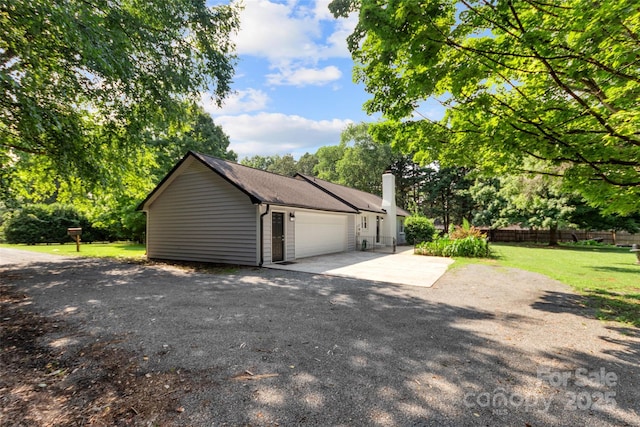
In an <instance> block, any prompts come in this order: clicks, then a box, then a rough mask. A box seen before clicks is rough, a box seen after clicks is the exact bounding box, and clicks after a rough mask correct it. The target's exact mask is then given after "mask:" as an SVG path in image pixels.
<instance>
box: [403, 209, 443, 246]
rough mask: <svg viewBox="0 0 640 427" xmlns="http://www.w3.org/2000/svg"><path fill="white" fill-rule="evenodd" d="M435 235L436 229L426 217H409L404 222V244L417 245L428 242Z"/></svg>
mask: <svg viewBox="0 0 640 427" xmlns="http://www.w3.org/2000/svg"><path fill="white" fill-rule="evenodd" d="M435 233H436V227H435V226H434V225H433V221H431V220H430V219H429V218H427V217H426V216H422V215H411V216H409V217H407V218H406V219H405V220H404V235H405V239H406V242H407V243H408V244H410V245H417V244H419V243H422V242H430V241H432V240H433V236H434V235H435Z"/></svg>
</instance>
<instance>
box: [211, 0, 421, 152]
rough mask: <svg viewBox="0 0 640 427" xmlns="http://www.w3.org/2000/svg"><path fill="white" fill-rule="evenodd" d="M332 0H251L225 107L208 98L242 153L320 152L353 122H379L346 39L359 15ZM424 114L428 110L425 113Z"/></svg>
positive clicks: (247, 0) (216, 119) (213, 112)
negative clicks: (344, 13) (332, 5)
mask: <svg viewBox="0 0 640 427" xmlns="http://www.w3.org/2000/svg"><path fill="white" fill-rule="evenodd" d="M329 2H330V0H244V10H243V11H242V13H241V15H240V27H241V28H240V31H239V32H238V34H237V35H235V36H234V41H235V43H236V49H237V54H238V56H239V62H238V65H237V67H236V76H235V79H234V84H233V90H234V91H235V93H234V94H232V95H231V96H230V97H229V98H228V99H227V100H226V101H225V105H224V107H223V108H222V109H218V108H217V107H216V106H215V104H214V103H213V102H212V101H211V99H210V96H209V95H208V94H203V97H202V104H203V106H204V107H205V110H206V111H207V112H209V113H210V114H211V115H212V117H213V119H214V122H215V123H216V124H218V125H220V126H222V128H223V129H224V131H225V133H226V134H227V135H229V137H230V140H231V145H230V148H231V149H233V150H234V151H235V152H236V153H238V157H239V158H240V159H242V158H244V157H250V156H253V155H256V154H259V155H274V154H279V155H284V154H293V156H294V157H296V158H298V157H300V156H301V155H302V154H304V153H305V152H310V153H314V152H316V151H317V149H318V148H319V147H321V146H324V145H336V144H338V143H339V141H340V133H341V132H342V130H344V128H345V127H346V126H347V125H348V124H349V123H358V122H362V121H367V122H370V121H375V120H376V119H377V118H376V117H370V116H367V114H366V113H364V111H363V109H362V105H363V103H364V102H365V101H366V100H367V99H368V98H369V95H368V94H367V93H366V92H365V90H364V87H363V85H356V84H355V83H353V79H352V69H353V61H352V60H351V55H350V53H349V51H348V50H347V45H346V38H347V36H348V35H349V34H351V32H352V30H353V28H354V26H355V24H356V19H357V17H356V16H355V15H354V16H352V17H350V18H349V19H339V20H336V19H334V18H333V16H332V15H331V13H330V12H329V9H328V7H327V6H328V4H329ZM423 113H424V112H423Z"/></svg>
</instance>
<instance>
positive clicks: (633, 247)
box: [631, 243, 640, 264]
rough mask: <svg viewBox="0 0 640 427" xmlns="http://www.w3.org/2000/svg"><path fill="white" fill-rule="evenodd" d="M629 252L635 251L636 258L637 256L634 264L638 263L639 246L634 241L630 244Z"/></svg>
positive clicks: (639, 261) (639, 255)
mask: <svg viewBox="0 0 640 427" xmlns="http://www.w3.org/2000/svg"><path fill="white" fill-rule="evenodd" d="M631 252H635V253H636V258H638V262H636V264H640V247H638V245H637V244H636V243H634V244H633V245H632V246H631Z"/></svg>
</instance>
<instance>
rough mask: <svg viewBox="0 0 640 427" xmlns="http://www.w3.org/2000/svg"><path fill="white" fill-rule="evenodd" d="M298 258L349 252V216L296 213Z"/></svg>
mask: <svg viewBox="0 0 640 427" xmlns="http://www.w3.org/2000/svg"><path fill="white" fill-rule="evenodd" d="M295 227H296V232H295V235H296V258H304V257H308V256H313V255H322V254H331V253H335V252H343V251H346V250H347V216H346V215H339V214H325V213H315V212H300V211H298V212H296V222H295Z"/></svg>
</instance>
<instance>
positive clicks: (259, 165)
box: [240, 154, 298, 176]
mask: <svg viewBox="0 0 640 427" xmlns="http://www.w3.org/2000/svg"><path fill="white" fill-rule="evenodd" d="M240 163H241V164H243V165H245V166H249V167H252V168H256V169H262V170H265V171H267V172H273V173H277V174H279V175H285V176H293V175H295V174H296V172H298V167H297V162H296V159H294V158H293V155H291V154H285V155H284V156H280V155H278V154H275V155H273V156H259V155H255V156H253V157H249V158H244V159H242V160H241V161H240Z"/></svg>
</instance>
